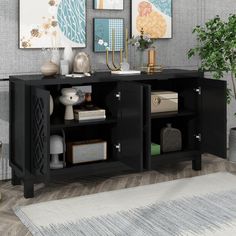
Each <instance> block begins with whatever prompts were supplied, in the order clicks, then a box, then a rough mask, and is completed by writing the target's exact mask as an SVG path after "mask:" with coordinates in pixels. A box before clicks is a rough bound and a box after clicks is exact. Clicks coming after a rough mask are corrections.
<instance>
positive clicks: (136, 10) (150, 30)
mask: <svg viewBox="0 0 236 236" xmlns="http://www.w3.org/2000/svg"><path fill="white" fill-rule="evenodd" d="M142 29H143V31H144V34H146V35H149V36H150V37H151V38H152V39H160V38H166V39H167V38H172V0H131V34H132V36H138V35H140V32H141V30H142Z"/></svg>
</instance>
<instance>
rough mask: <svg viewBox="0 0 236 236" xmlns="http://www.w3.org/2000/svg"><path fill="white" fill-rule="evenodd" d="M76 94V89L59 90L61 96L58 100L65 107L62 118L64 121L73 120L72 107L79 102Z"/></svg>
mask: <svg viewBox="0 0 236 236" xmlns="http://www.w3.org/2000/svg"><path fill="white" fill-rule="evenodd" d="M76 92H77V91H76V89H73V88H64V89H62V90H61V93H62V96H61V97H59V100H60V102H61V103H62V104H63V105H64V106H66V109H65V116H64V119H65V120H74V112H73V105H74V104H76V103H77V102H78V100H79V97H78V95H76Z"/></svg>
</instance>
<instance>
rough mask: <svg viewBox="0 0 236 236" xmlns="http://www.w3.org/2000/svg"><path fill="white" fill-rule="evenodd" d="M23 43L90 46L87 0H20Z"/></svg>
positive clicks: (34, 46) (51, 45)
mask: <svg viewBox="0 0 236 236" xmlns="http://www.w3.org/2000/svg"><path fill="white" fill-rule="evenodd" d="M19 9H20V12H19V18H20V20H19V24H20V25H19V47H20V48H52V47H59V48H60V47H65V46H66V45H68V44H69V45H70V46H71V47H77V48H83V47H86V0H40V1H39V0H20V1H19Z"/></svg>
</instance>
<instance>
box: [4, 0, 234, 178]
mask: <svg viewBox="0 0 236 236" xmlns="http://www.w3.org/2000/svg"><path fill="white" fill-rule="evenodd" d="M92 2H93V0H87V8H88V11H87V14H88V15H87V38H88V42H87V48H86V49H83V50H80V51H86V52H88V53H89V54H90V56H91V58H92V64H93V68H94V69H95V70H104V69H106V65H105V55H104V54H101V53H100V54H94V53H93V52H92V38H93V37H92V23H93V21H92V20H93V18H94V17H124V18H125V23H126V26H129V24H130V23H129V18H130V0H124V3H125V7H124V9H125V10H124V11H95V10H93V9H92ZM235 9H236V1H235V0H224V1H222V0H173V38H172V39H168V40H159V41H158V42H157V46H158V62H159V63H160V64H163V65H164V66H166V67H169V68H185V69H196V68H197V67H198V64H199V59H198V58H194V59H192V60H188V59H187V57H186V53H187V51H188V49H189V48H191V47H193V46H194V45H195V44H196V41H195V39H194V36H193V35H192V33H191V32H192V29H193V27H194V26H196V25H198V24H202V23H204V22H205V21H206V20H207V19H208V18H211V17H213V16H215V15H216V14H219V15H221V16H225V17H226V16H227V15H228V14H229V13H233V12H234V11H235ZM132 55H133V54H132V53H131V56H132ZM41 57H42V55H41V51H40V50H31V49H27V50H22V49H18V0H0V79H1V78H7V77H8V76H9V75H11V74H26V73H39V68H40V66H41V62H42V58H41ZM131 59H132V60H133V59H134V58H131ZM7 93H8V83H6V82H1V83H0V140H2V141H3V142H4V147H3V150H2V154H3V158H1V152H0V179H1V178H8V177H9V174H10V172H9V171H8V167H7V166H8V165H7V158H8V142H9V141H8V126H9V124H8V95H7ZM235 111H236V104H235V102H233V103H231V105H230V106H229V109H228V129H229V128H230V127H232V126H235V118H234V116H233V114H234V113H235Z"/></svg>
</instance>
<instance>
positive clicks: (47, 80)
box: [10, 69, 203, 85]
mask: <svg viewBox="0 0 236 236" xmlns="http://www.w3.org/2000/svg"><path fill="white" fill-rule="evenodd" d="M188 77H191V78H193V77H196V78H202V77H203V73H201V72H198V71H196V70H179V69H166V70H163V71H162V72H157V73H154V74H147V73H142V74H140V75H111V73H110V72H96V73H94V74H93V75H92V76H91V77H83V78H72V77H65V76H61V75H56V76H50V77H44V76H43V75H40V74H39V75H19V76H18V75H14V76H10V81H16V80H17V81H22V82H24V83H26V84H30V85H53V84H72V83H76V84H87V83H99V82H117V81H138V80H141V81H142V80H166V79H175V78H176V79H177V78H188Z"/></svg>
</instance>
